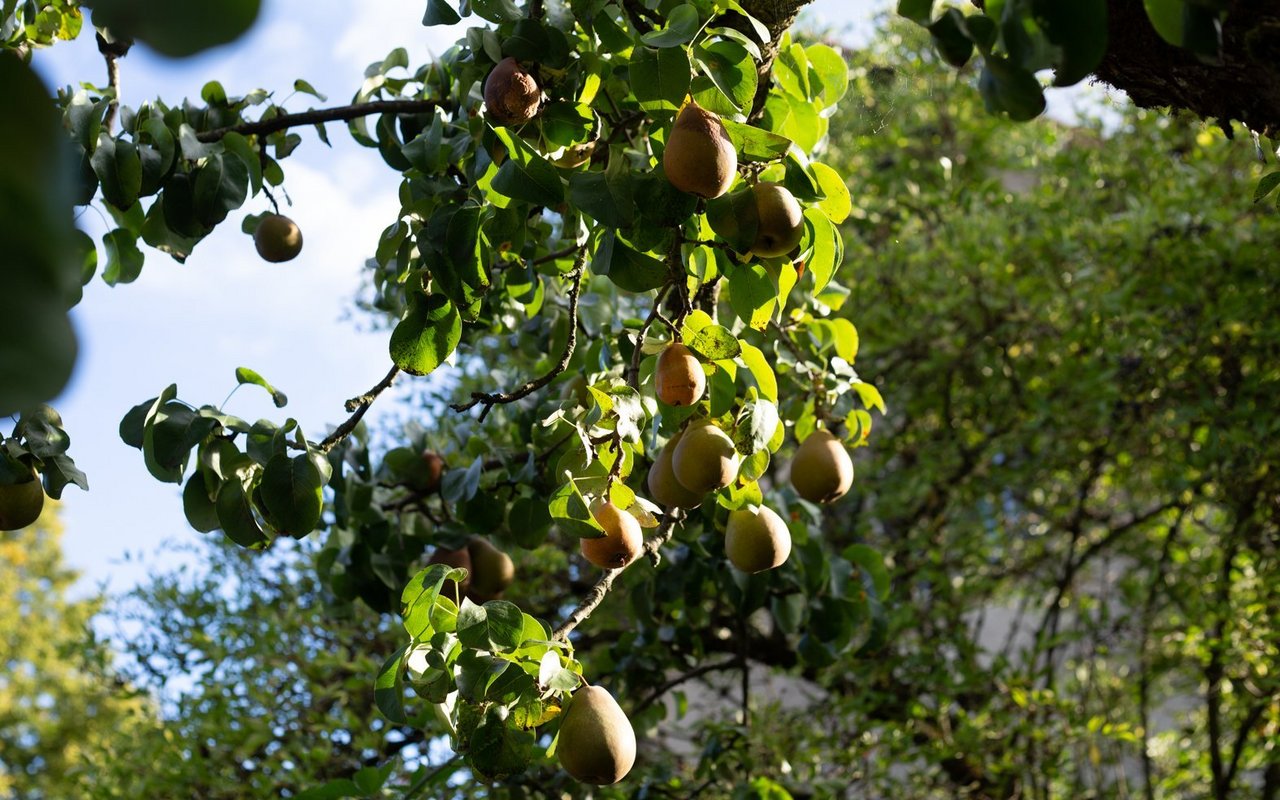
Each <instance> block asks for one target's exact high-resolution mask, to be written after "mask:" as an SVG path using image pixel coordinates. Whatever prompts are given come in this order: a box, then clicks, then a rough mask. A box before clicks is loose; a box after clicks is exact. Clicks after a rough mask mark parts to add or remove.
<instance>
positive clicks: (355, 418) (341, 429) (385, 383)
mask: <svg viewBox="0 0 1280 800" xmlns="http://www.w3.org/2000/svg"><path fill="white" fill-rule="evenodd" d="M399 374H400V368H399V367H396V366H393V367H392V368H391V370H390V371H389V372H388V373H387V374H386V376H385V377H383V379H382V380H380V381H378V382H377V383H376V384H375V385H374V387H373V388H372V389H370V390H369V391H367V392H365V393H364V394H362V395H360V396H359V397H353V398H351V399H350V400H348V401H347V405H346V407H347V411H349V412H351V416H350V417H349V418H348V419H347V421H346V422H344V423H342V424H341V425H339V426H338V427H337V428H334V430H333V433H331V434H329V435H328V436H326V437H325V439H324V441H323V442H321V443H320V452H322V453H328V452H329V451H330V450H332V449H333V448H334V447H335V446H336V445H337V444H338V442H341V441H342V440H343V439H345V438H347V437H348V436H350V435H351V432H352V431H353V430H355V429H356V425H359V424H360V420H361V419H362V418H363V417H364V412H366V411H368V410H369V406H371V405H373V401H374V400H377V399H378V395H380V394H382V393H383V392H385V391H386V390H387V389H390V388H391V384H393V383H395V380H396V376H397V375H399Z"/></svg>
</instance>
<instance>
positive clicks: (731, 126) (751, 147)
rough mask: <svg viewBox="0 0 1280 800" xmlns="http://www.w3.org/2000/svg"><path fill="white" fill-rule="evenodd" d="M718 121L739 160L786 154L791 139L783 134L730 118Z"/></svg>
mask: <svg viewBox="0 0 1280 800" xmlns="http://www.w3.org/2000/svg"><path fill="white" fill-rule="evenodd" d="M720 121H721V122H722V123H724V128H725V131H726V132H727V133H728V134H729V141H730V142H732V143H733V148H734V149H735V150H737V151H738V160H739V161H742V162H749V161H775V160H777V159H779V158H781V157H782V156H784V155H786V152H787V150H788V149H790V147H791V140H790V139H788V138H787V137H785V136H779V135H778V134H776V133H771V132H769V131H766V130H762V129H760V128H757V127H755V126H753V125H744V124H743V123H741V122H734V121H733V120H731V119H721V120H720Z"/></svg>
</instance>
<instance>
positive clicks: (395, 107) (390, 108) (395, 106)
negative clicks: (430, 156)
mask: <svg viewBox="0 0 1280 800" xmlns="http://www.w3.org/2000/svg"><path fill="white" fill-rule="evenodd" d="M440 106H441V103H440V102H439V101H436V100H375V101H373V102H370V103H356V104H353V105H349V106H337V107H335V108H319V109H312V110H310V111H302V112H299V113H297V114H281V115H280V116H278V117H271V118H270V119H260V120H258V121H257V122H242V123H240V124H239V125H230V126H227V127H225V128H214V129H213V130H211V131H201V132H200V133H198V134H196V138H197V139H199V140H200V141H202V142H216V141H218V140H219V139H221V138H222V137H224V136H226V135H227V134H228V133H238V134H240V135H241V136H264V135H266V134H269V133H276V132H278V131H284V130H288V129H289V128H296V127H299V126H301V125H319V124H322V123H325V122H346V121H348V120H353V119H359V118H360V117H367V116H370V115H371V114H423V113H426V112H428V111H433V110H435V109H436V108H439V107H440Z"/></svg>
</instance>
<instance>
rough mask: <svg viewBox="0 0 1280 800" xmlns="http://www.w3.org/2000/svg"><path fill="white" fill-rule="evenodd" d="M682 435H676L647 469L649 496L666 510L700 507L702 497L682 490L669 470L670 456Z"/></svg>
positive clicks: (681, 486) (670, 469)
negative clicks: (666, 508)
mask: <svg viewBox="0 0 1280 800" xmlns="http://www.w3.org/2000/svg"><path fill="white" fill-rule="evenodd" d="M682 435H683V434H682V433H677V434H676V435H675V436H673V437H671V441H669V442H667V443H666V445H664V446H663V448H662V449H661V450H659V451H658V457H657V458H656V459H654V462H653V466H652V467H649V476H648V478H647V479H646V481H645V482H646V484H647V485H648V487H649V496H650V497H652V498H653V499H654V500H657V501H658V502H659V503H661V504H662V505H664V506H666V507H668V508H696V507H697V506H700V505H702V498H703V495H700V494H698V493H697V492H691V491H689V490H688V489H686V488H684V486H683V485H681V483H680V481H678V480H676V473H675V472H674V471H673V470H672V468H671V455H672V453H674V452H675V450H676V445H678V444H679V443H680V439H681V437H682Z"/></svg>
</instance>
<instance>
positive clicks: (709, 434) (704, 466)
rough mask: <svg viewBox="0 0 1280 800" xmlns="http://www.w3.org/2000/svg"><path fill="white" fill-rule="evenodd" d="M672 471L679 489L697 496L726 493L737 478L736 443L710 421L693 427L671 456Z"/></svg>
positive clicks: (703, 421)
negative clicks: (709, 493) (699, 494)
mask: <svg viewBox="0 0 1280 800" xmlns="http://www.w3.org/2000/svg"><path fill="white" fill-rule="evenodd" d="M671 469H672V471H673V472H675V475H676V480H677V481H679V482H680V485H681V486H683V487H684V488H686V489H688V490H689V491H690V492H693V493H695V494H698V493H701V494H706V493H708V492H714V491H716V490H717V489H723V488H724V487H726V486H728V485H729V484H730V483H733V479H734V478H736V477H737V475H738V450H737V448H735V447H734V446H733V440H732V439H730V438H729V436H728V434H726V433H725V432H724V431H722V430H720V429H719V428H718V427H716V426H715V425H714V424H712V423H711V422H710V421H709V420H702V421H700V422H695V423H694V424H692V425H690V426H689V427H688V428H687V429H686V430H685V432H684V435H683V436H681V437H680V443H679V444H677V445H676V449H675V451H674V452H672V454H671Z"/></svg>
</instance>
